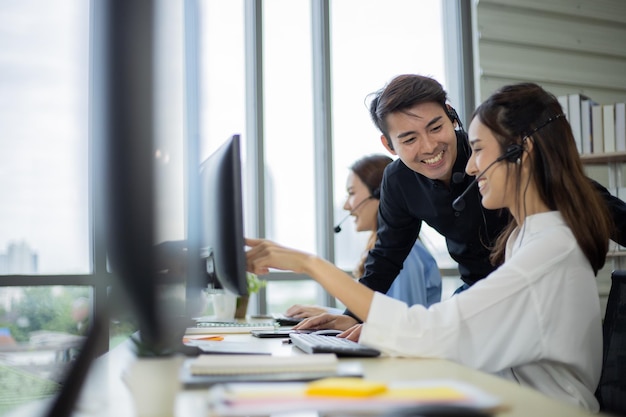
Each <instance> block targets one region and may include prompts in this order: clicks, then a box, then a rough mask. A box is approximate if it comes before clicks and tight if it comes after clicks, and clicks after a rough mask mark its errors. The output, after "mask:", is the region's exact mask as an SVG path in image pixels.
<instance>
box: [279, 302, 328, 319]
mask: <svg viewBox="0 0 626 417" xmlns="http://www.w3.org/2000/svg"><path fill="white" fill-rule="evenodd" d="M324 313H326V309H325V308H324V307H320V306H309V305H303V304H294V305H292V306H291V307H289V308H288V309H287V311H286V312H285V315H286V316H287V317H295V318H298V319H305V318H307V317H313V316H317V315H319V314H324Z"/></svg>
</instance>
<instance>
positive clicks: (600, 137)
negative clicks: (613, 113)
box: [591, 104, 604, 153]
mask: <svg viewBox="0 0 626 417" xmlns="http://www.w3.org/2000/svg"><path fill="white" fill-rule="evenodd" d="M603 124H604V120H603V117H602V106H601V105H599V104H598V105H593V106H591V132H592V138H593V143H592V149H591V151H592V152H593V153H603V152H604V126H603Z"/></svg>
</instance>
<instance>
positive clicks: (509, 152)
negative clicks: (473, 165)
mask: <svg viewBox="0 0 626 417" xmlns="http://www.w3.org/2000/svg"><path fill="white" fill-rule="evenodd" d="M523 151H524V148H523V147H522V145H518V144H513V145H511V146H509V147H508V148H506V151H505V152H504V153H503V154H502V155H500V156H499V157H497V158H496V160H495V161H493V162H492V163H490V164H489V165H487V168H485V169H484V170H483V171H482V172H481V173H479V174H478V175H476V177H475V178H474V181H472V182H471V183H470V185H468V186H467V188H466V189H465V191H463V192H462V193H461V195H460V196H458V197H457V198H455V199H454V201H453V202H452V208H453V209H455V210H456V211H462V210H463V209H464V208H465V200H464V199H463V198H464V197H465V195H466V194H467V193H468V192H469V191H470V190H471V189H472V187H473V186H474V185H475V184H476V183H477V182H478V180H479V179H480V177H482V176H483V175H485V173H486V172H487V171H488V170H489V169H490V168H491V167H492V166H494V165H495V164H497V163H498V162H501V161H504V160H505V159H506V160H507V161H508V162H515V161H516V160H517V159H518V158H519V157H520V156H522V152H523Z"/></svg>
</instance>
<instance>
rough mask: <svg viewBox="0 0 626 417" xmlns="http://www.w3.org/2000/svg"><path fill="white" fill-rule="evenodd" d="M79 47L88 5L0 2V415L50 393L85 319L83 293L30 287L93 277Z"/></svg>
mask: <svg viewBox="0 0 626 417" xmlns="http://www.w3.org/2000/svg"><path fill="white" fill-rule="evenodd" d="M88 47H89V2H88V1H83V0H69V1H62V2H58V1H54V2H51V1H46V0H43V1H42V0H24V1H8V2H6V1H5V2H2V7H0V126H1V130H2V134H1V135H0V192H1V194H2V199H1V200H0V285H2V283H3V282H4V281H6V280H7V279H9V280H11V283H12V285H13V286H5V287H0V346H2V350H3V354H2V357H1V358H0V374H2V378H0V380H2V381H1V382H2V383H3V385H2V390H0V391H1V393H0V414H3V413H4V412H6V411H8V410H9V409H11V408H13V407H15V406H16V405H18V404H20V403H21V402H26V401H30V400H32V399H33V398H41V397H45V396H48V395H50V394H52V393H54V392H55V391H56V390H57V389H58V386H59V385H58V383H59V381H60V380H61V376H62V374H63V373H62V372H63V371H64V369H63V368H64V367H63V365H64V364H65V363H67V361H69V360H71V359H72V358H73V356H74V354H75V352H74V351H73V350H72V348H71V347H70V346H72V345H73V343H74V342H76V341H79V340H78V339H80V338H81V337H83V335H84V332H85V331H86V329H87V326H88V323H89V320H90V318H91V310H92V300H93V291H92V288H91V287H89V286H80V285H79V286H59V285H50V286H34V285H33V284H32V282H33V277H35V276H38V275H47V276H50V279H49V280H50V283H51V284H53V283H56V284H58V283H59V282H61V281H63V279H64V277H62V276H67V275H85V274H90V273H92V272H93V267H92V262H91V255H90V254H91V250H92V247H91V244H90V232H89V231H90V226H89V221H90V219H89V218H90V215H89V213H90V211H89V208H90V207H89V197H88V189H89V178H90V176H89V171H88V169H89V167H88V161H89V156H88V151H89V147H88V120H89V117H88V114H89V113H88V92H89V83H88V69H89V51H88ZM9 276H11V277H9ZM16 284H17V285H16Z"/></svg>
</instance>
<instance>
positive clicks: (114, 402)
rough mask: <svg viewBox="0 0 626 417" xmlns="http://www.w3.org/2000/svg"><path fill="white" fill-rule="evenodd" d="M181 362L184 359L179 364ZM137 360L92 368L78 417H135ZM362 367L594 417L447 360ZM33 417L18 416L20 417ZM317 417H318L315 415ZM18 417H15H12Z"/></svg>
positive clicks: (198, 396) (280, 348)
mask: <svg viewBox="0 0 626 417" xmlns="http://www.w3.org/2000/svg"><path fill="white" fill-rule="evenodd" d="M225 340H231V341H251V342H254V343H263V344H266V345H268V346H271V348H272V350H273V352H275V354H278V355H297V354H303V353H302V352H300V351H299V350H298V349H297V348H295V347H293V346H291V345H285V344H283V343H282V339H257V338H254V337H252V336H250V335H227V336H225ZM180 359H181V360H182V358H180ZM134 360H135V357H134V355H133V353H132V352H131V351H130V349H129V344H124V345H121V346H118V347H117V348H115V349H113V350H112V351H111V352H109V353H108V354H106V355H105V356H103V357H102V358H100V359H98V360H97V361H96V363H94V366H93V368H92V372H91V374H90V378H89V381H88V383H87V384H86V386H85V389H84V391H83V393H82V396H81V400H80V401H79V408H78V410H77V413H76V416H81V417H82V416H115V417H133V416H134V409H133V400H132V398H131V395H130V392H129V390H128V388H127V387H126V385H125V383H124V382H123V380H122V378H121V375H122V373H123V372H124V370H125V369H127V367H128V365H129V364H130V363H132V362H133V361H134ZM341 360H342V361H359V362H360V363H361V365H362V367H363V369H364V373H365V378H371V379H374V380H379V381H394V380H420V379H440V378H441V379H456V380H460V381H464V382H467V383H469V384H471V385H474V386H476V387H479V388H481V389H482V390H484V391H486V392H488V393H490V394H492V395H494V396H496V397H499V398H500V399H501V400H502V403H503V404H505V405H506V406H507V407H508V409H506V410H503V411H501V412H499V413H498V414H497V415H498V416H520V417H522V416H523V417H528V416H551V417H557V416H564V417H565V416H567V417H577V416H580V417H583V416H587V417H589V416H594V415H597V414H591V413H588V412H586V411H584V410H581V409H578V408H575V407H572V406H570V405H567V404H563V403H561V402H558V401H556V400H553V399H551V398H548V397H546V396H544V395H543V394H541V393H539V392H537V391H534V390H532V389H529V388H524V387H520V386H519V385H516V384H514V383H512V382H509V381H507V380H503V379H501V378H498V377H495V376H492V375H489V374H486V373H483V372H480V371H476V370H473V369H469V368H467V367H465V366H462V365H458V364H456V363H453V362H450V361H446V360H435V359H406V358H402V359H399V358H373V359H369V358H368V359H361V358H351V359H341ZM162 378H177V375H171V373H169V374H167V373H165V372H164V373H163V374H162ZM205 401H206V389H198V390H184V391H180V392H179V393H178V395H177V407H176V413H175V416H177V417H188V416H191V415H193V416H205V415H206V414H205V413H204V412H202V410H203V409H206V408H205ZM26 415H34V414H29V413H17V414H15V416H26ZM313 415H315V413H314V414H313ZM11 416H13V414H12V415H11Z"/></svg>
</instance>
